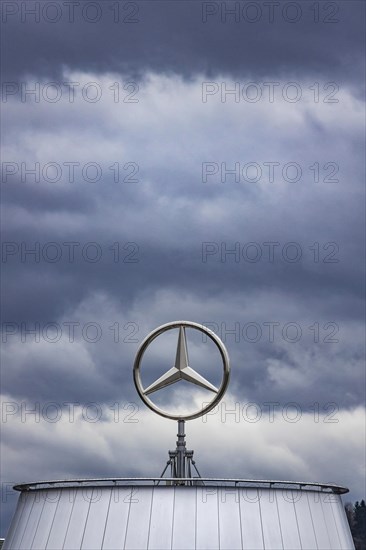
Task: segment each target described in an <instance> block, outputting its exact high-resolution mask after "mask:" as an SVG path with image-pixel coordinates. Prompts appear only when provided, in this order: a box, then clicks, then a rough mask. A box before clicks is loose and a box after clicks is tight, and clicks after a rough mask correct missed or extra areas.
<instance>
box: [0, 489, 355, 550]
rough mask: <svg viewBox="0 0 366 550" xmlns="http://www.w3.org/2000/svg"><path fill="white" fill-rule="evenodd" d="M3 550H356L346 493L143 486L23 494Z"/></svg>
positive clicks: (34, 491)
mask: <svg viewBox="0 0 366 550" xmlns="http://www.w3.org/2000/svg"><path fill="white" fill-rule="evenodd" d="M3 548H4V550H12V549H13V550H22V549H25V550H51V549H53V550H66V549H68V550H77V549H80V550H81V549H85V550H101V549H104V550H122V549H130V550H141V549H149V550H153V549H156V550H164V549H174V550H178V549H180V550H190V549H195V550H199V549H205V548H206V549H210V550H214V549H216V548H217V549H220V550H236V549H238V550H239V549H242V550H256V549H257V550H263V549H265V550H281V549H283V550H296V549H303V550H313V549H314V550H321V549H324V550H343V549H354V545H353V542H352V537H351V534H350V530H349V527H348V523H347V519H346V516H345V512H344V509H343V504H342V500H341V497H340V495H339V494H335V493H334V492H324V491H321V490H301V489H293V488H291V489H289V488H263V487H239V486H219V485H216V486H212V485H211V486H201V485H200V486H171V485H169V486H167V485H155V486H149V485H144V484H135V485H133V486H132V485H129V486H128V485H123V486H106V485H102V486H100V485H97V484H95V485H91V486H90V485H89V486H87V485H86V486H80V485H77V484H75V485H73V486H67V487H65V486H62V487H56V486H55V487H54V488H47V489H46V488H43V489H39V488H37V489H32V490H23V491H22V493H21V495H20V498H19V501H18V506H17V509H16V512H15V515H14V518H13V521H12V524H11V526H10V530H9V533H8V536H7V537H6V539H5V544H4V547H3Z"/></svg>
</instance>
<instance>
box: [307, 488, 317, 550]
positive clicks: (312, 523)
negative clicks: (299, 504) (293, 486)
mask: <svg viewBox="0 0 366 550" xmlns="http://www.w3.org/2000/svg"><path fill="white" fill-rule="evenodd" d="M312 494H313V496H314V493H312ZM306 499H307V501H308V508H309V513H310V519H311V525H312V526H313V531H314V537H315V544H316V547H317V549H318V550H319V544H318V538H317V536H316V531H315V526H314V520H313V514H312V513H311V506H310V502H309V495H308V493H306Z"/></svg>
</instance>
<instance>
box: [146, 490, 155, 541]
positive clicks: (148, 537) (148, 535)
mask: <svg viewBox="0 0 366 550" xmlns="http://www.w3.org/2000/svg"><path fill="white" fill-rule="evenodd" d="M154 492H155V485H153V488H152V491H151V502H150V516H149V529H148V531H147V545H146V548H147V550H148V548H149V545H150V530H151V516H152V509H153V503H154Z"/></svg>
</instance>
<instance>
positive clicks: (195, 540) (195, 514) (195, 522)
mask: <svg viewBox="0 0 366 550" xmlns="http://www.w3.org/2000/svg"><path fill="white" fill-rule="evenodd" d="M197 499H198V485H196V498H195V513H194V548H195V550H197Z"/></svg>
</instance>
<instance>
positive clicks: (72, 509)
mask: <svg viewBox="0 0 366 550" xmlns="http://www.w3.org/2000/svg"><path fill="white" fill-rule="evenodd" d="M76 493H77V491H75V493H74V500H73V501H72V506H71V510H70V516H69V521H68V522H67V527H66V533H65V536H64V542H63V543H62V550H63V549H64V548H65V542H66V537H67V533H68V532H69V527H70V522H71V518H72V513H73V511H74V506H75V502H76Z"/></svg>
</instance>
